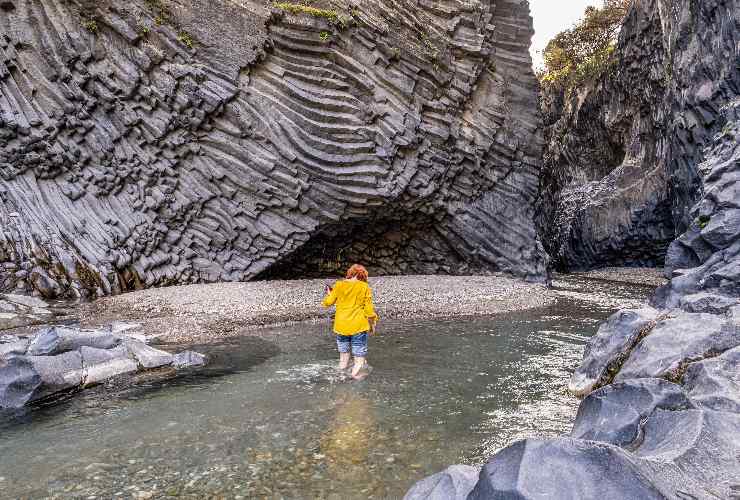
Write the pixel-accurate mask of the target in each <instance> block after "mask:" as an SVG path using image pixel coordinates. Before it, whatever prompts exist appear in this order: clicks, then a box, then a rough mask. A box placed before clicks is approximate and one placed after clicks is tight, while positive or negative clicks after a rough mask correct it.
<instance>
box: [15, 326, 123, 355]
mask: <svg viewBox="0 0 740 500" xmlns="http://www.w3.org/2000/svg"><path fill="white" fill-rule="evenodd" d="M120 343H121V337H120V336H118V335H116V334H113V333H111V332H109V331H98V330H89V331H88V330H79V329H76V328H68V327H63V326H52V327H50V328H45V329H43V330H41V331H40V332H39V333H37V334H36V336H35V337H33V339H32V340H31V343H30V345H29V346H28V354H29V355H30V356H48V355H54V354H60V353H63V352H67V351H73V350H76V349H79V348H81V347H83V346H85V347H94V348H96V349H110V348H113V347H116V346H117V345H119V344H120Z"/></svg>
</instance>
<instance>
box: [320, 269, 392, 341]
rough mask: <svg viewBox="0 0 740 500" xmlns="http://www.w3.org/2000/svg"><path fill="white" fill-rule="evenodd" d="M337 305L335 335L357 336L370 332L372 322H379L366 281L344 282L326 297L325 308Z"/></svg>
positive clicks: (335, 284) (340, 282)
mask: <svg viewBox="0 0 740 500" xmlns="http://www.w3.org/2000/svg"><path fill="white" fill-rule="evenodd" d="M334 304H336V305H337V310H336V313H335V314H334V333H336V334H337V335H355V334H358V333H362V332H367V331H369V330H370V321H369V320H377V319H378V315H377V314H376V313H375V308H374V307H373V293H372V291H371V290H370V286H369V285H368V284H367V283H365V282H364V281H359V280H342V281H337V282H336V283H334V288H332V290H331V292H329V294H328V295H327V296H326V297H324V300H323V302H322V303H321V305H322V306H324V307H331V306H333V305H334Z"/></svg>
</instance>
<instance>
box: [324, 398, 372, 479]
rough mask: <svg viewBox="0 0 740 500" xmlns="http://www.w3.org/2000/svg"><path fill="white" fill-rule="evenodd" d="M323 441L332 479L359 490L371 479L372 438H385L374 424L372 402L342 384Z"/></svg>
mask: <svg viewBox="0 0 740 500" xmlns="http://www.w3.org/2000/svg"><path fill="white" fill-rule="evenodd" d="M329 426H330V427H329V430H328V432H327V433H326V434H325V435H324V438H323V439H322V442H321V453H322V454H323V455H325V456H326V461H327V464H328V468H327V469H328V473H329V477H330V478H331V480H332V481H336V482H342V483H344V484H345V485H346V486H347V487H349V488H352V489H354V490H357V491H360V490H362V489H364V488H365V487H366V486H367V485H368V484H370V483H371V479H372V478H371V477H370V475H371V471H370V470H369V469H368V467H367V464H368V463H369V462H370V460H369V450H370V446H371V443H370V440H371V439H372V440H375V441H376V442H377V441H379V440H383V439H382V438H381V436H380V433H379V430H378V429H377V428H376V425H375V414H374V411H373V408H372V404H371V403H370V401H368V400H367V399H366V398H365V397H363V396H362V395H360V394H358V393H357V392H355V391H354V390H353V389H352V387H350V386H347V387H343V388H342V389H341V390H340V391H338V394H337V400H336V410H335V415H334V418H333V419H332V420H331V421H330V422H329Z"/></svg>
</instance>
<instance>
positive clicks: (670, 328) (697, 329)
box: [615, 312, 740, 381]
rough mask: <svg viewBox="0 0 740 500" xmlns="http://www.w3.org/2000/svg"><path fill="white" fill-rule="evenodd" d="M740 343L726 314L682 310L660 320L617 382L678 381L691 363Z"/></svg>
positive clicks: (626, 364)
mask: <svg viewBox="0 0 740 500" xmlns="http://www.w3.org/2000/svg"><path fill="white" fill-rule="evenodd" d="M738 345H740V337H738V336H737V335H736V334H735V332H734V330H733V329H732V328H728V327H727V320H726V318H725V317H724V316H717V315H714V314H703V313H702V314H691V313H683V312H682V313H679V314H677V315H676V316H673V317H670V318H667V319H664V320H662V321H660V322H659V323H658V324H657V325H656V326H655V328H654V329H653V331H652V332H651V333H650V335H648V336H647V337H645V338H644V339H643V340H642V341H641V342H640V343H639V344H638V345H637V346H636V347H635V348H634V349H633V350H632V352H631V354H630V356H629V359H627V361H626V362H625V363H624V365H623V366H622V368H621V370H620V371H619V373H618V374H617V376H616V378H615V380H616V381H624V380H629V379H633V378H667V379H669V380H674V381H678V380H680V379H681V377H682V376H683V372H684V370H685V369H686V367H687V365H688V364H689V363H690V362H692V361H697V360H700V359H702V358H704V357H708V356H714V355H717V354H720V353H722V352H724V351H726V350H728V349H731V348H733V347H736V346H738Z"/></svg>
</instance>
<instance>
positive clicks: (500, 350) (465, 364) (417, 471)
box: [0, 276, 653, 499]
mask: <svg viewBox="0 0 740 500" xmlns="http://www.w3.org/2000/svg"><path fill="white" fill-rule="evenodd" d="M652 290H653V288H652V287H651V286H646V285H640V284H634V283H628V282H624V281H610V280H608V279H603V277H601V278H600V279H591V278H588V277H585V276H568V277H559V278H557V279H556V280H555V282H554V290H553V292H554V295H555V300H554V301H551V303H550V305H548V306H545V307H539V308H535V309H530V310H526V311H518V312H508V313H502V314H497V315H494V316H487V317H473V318H449V319H444V318H441V319H440V318H437V319H428V318H427V319H425V318H404V319H393V320H388V321H384V322H383V324H382V328H381V330H380V332H379V335H377V336H376V337H373V338H372V339H371V345H370V355H369V360H370V364H371V365H372V367H373V371H372V373H371V374H370V376H369V377H368V378H367V379H366V380H364V381H361V382H356V381H351V380H349V379H348V378H347V376H346V375H345V374H343V373H341V372H338V371H337V370H336V368H335V363H336V359H335V358H336V353H335V347H334V339H333V337H332V336H331V335H330V333H329V326H328V325H327V324H323V323H314V324H296V325H292V326H288V327H282V328H266V329H263V330H261V331H260V333H259V335H248V336H241V337H236V338H229V339H222V340H219V341H218V342H216V343H209V344H205V345H196V346H194V347H195V348H196V349H197V350H200V351H203V352H207V353H208V354H209V355H210V356H211V358H212V362H211V364H210V365H209V367H208V368H206V369H202V370H200V371H194V372H189V373H185V374H180V375H174V374H172V375H169V376H168V375H167V374H160V375H159V376H156V377H153V378H149V379H141V380H138V381H136V383H135V384H134V385H132V386H130V385H121V384H118V383H112V384H108V385H104V386H99V387H97V388H94V389H91V390H88V391H85V392H83V393H80V394H77V395H75V396H74V397H71V398H70V399H68V400H66V401H62V402H58V403H56V404H54V405H51V406H47V407H42V408H35V409H31V410H27V411H24V412H21V413H17V414H13V415H5V416H4V419H3V421H2V423H0V496H1V497H2V498H45V497H54V498H160V497H167V496H177V497H180V498H281V497H282V498H306V499H309V498H332V499H334V498H336V499H348V498H400V497H401V496H403V494H404V492H405V491H406V490H407V489H408V488H409V487H410V486H411V485H412V484H413V483H414V482H415V481H417V480H419V479H421V478H423V477H425V476H428V475H430V474H433V473H435V472H438V471H439V470H441V469H443V468H445V467H446V466H447V465H448V464H450V463H461V462H462V463H470V464H480V463H482V462H484V461H485V458H486V457H487V456H489V455H490V454H491V453H493V452H495V451H496V450H498V449H500V448H501V447H503V446H506V445H507V444H510V443H511V442H512V441H514V440H517V439H521V438H524V437H531V436H555V435H559V434H562V433H564V432H567V431H568V430H569V428H570V425H571V423H572V420H573V418H574V416H575V411H576V409H577V400H575V399H574V398H572V397H571V396H569V395H567V393H566V392H565V384H566V382H567V380H568V377H569V375H570V373H571V372H572V370H573V369H574V368H575V367H576V366H577V364H578V362H579V361H580V358H581V355H582V350H583V346H584V343H585V341H586V340H587V339H588V337H589V336H591V335H593V333H594V332H595V330H596V328H597V326H598V323H599V322H600V321H602V320H603V319H605V318H606V317H607V316H608V315H609V314H610V313H611V312H612V311H614V310H616V309H618V308H620V307H625V306H636V305H638V304H639V303H641V302H642V301H643V300H644V299H645V298H646V297H647V296H648V295H649V294H650V293H651V292H652ZM170 347H172V348H181V347H182V346H181V345H177V346H175V345H172V346H170Z"/></svg>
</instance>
